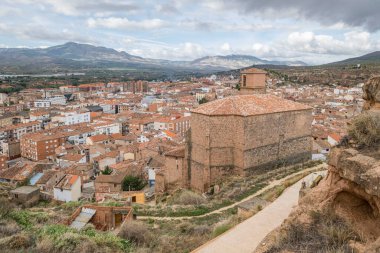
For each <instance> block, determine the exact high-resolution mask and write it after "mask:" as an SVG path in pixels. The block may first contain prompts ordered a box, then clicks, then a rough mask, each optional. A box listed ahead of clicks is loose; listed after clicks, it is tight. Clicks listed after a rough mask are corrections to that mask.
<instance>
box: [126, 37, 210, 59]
mask: <svg viewBox="0 0 380 253" xmlns="http://www.w3.org/2000/svg"><path fill="white" fill-rule="evenodd" d="M127 46H128V45H127ZM124 51H126V52H128V53H130V54H133V55H137V56H141V57H146V58H154V59H170V60H193V59H196V58H199V57H202V56H205V55H206V50H205V49H204V48H203V47H202V46H201V45H199V44H196V43H191V42H185V43H181V44H178V45H168V44H164V43H160V42H154V41H153V42H150V41H144V40H136V41H134V42H133V44H132V45H130V46H129V47H128V48H125V49H124Z"/></svg>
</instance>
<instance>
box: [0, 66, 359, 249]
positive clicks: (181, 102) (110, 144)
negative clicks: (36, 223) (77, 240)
mask: <svg viewBox="0 0 380 253" xmlns="http://www.w3.org/2000/svg"><path fill="white" fill-rule="evenodd" d="M363 85H364V83H356V84H355V85H352V86H350V87H347V86H339V85H332V86H320V85H313V84H308V85H299V84H296V83H289V82H286V80H285V78H284V77H281V76H279V75H274V74H273V73H272V72H270V71H269V72H267V71H264V70H261V69H257V68H248V69H245V70H242V71H241V72H240V73H239V75H238V76H236V75H235V76H234V75H232V74H221V75H218V74H214V75H211V76H208V77H202V78H192V79H191V81H174V82H173V81H172V82H164V81H162V82H154V81H150V82H148V81H129V82H109V83H106V82H98V83H87V84H79V85H62V86H60V87H59V88H43V89H37V88H27V89H24V90H21V91H19V92H16V93H10V94H5V93H2V94H1V101H0V102H1V103H2V104H4V106H3V107H1V112H2V116H1V121H0V122H1V129H0V136H1V148H0V150H1V153H2V155H1V157H0V161H1V165H0V168H1V169H0V183H2V184H3V187H5V185H7V186H8V187H9V188H7V189H9V196H10V198H11V199H12V202H14V203H19V204H20V205H22V206H24V207H27V208H32V207H34V206H39V205H40V204H39V203H41V201H43V203H51V205H53V206H55V205H58V206H59V205H60V204H59V203H75V204H74V207H76V208H77V209H70V210H72V212H71V213H66V218H65V219H63V221H61V223H63V224H65V226H68V227H71V228H75V229H77V230H81V229H83V228H84V227H86V226H87V225H88V223H92V224H93V225H94V226H95V228H96V229H98V230H100V231H102V230H103V231H113V230H115V231H116V232H117V233H121V232H119V231H121V230H123V229H122V228H123V227H125V226H128V225H126V224H128V221H130V220H133V219H136V217H137V218H139V217H140V218H141V217H142V218H144V217H150V216H153V217H154V216H155V215H158V216H161V215H162V212H164V215H168V213H170V211H167V209H165V208H166V207H165V208H164V209H162V210H160V206H162V205H164V206H165V205H166V204H165V203H166V202H167V201H169V200H170V199H171V198H174V196H176V195H178V194H180V195H181V194H182V195H183V196H182V197H183V198H186V196H187V195H189V194H190V195H189V196H190V197H189V196H187V198H189V199H190V200H188V201H190V203H192V201H193V200H192V199H195V200H196V202H199V201H200V202H201V203H204V199H202V197H197V196H196V195H195V196H193V195H194V194H203V196H205V197H206V199H209V201H212V199H213V198H218V197H217V196H218V193H219V192H223V190H224V188H225V187H226V186H225V185H226V184H225V182H228V180H229V178H230V177H231V176H232V175H235V176H242V175H245V177H247V176H248V178H249V177H251V178H252V175H253V178H255V177H257V175H260V173H259V171H262V172H268V171H269V170H272V171H273V168H279V170H278V171H279V173H280V174H279V175H283V176H284V177H285V176H287V175H288V172H287V171H286V170H284V169H281V168H284V167H291V166H293V165H297V164H300V163H302V164H306V166H308V165H307V164H310V162H311V166H313V164H316V165H318V164H320V163H323V162H325V161H326V159H327V155H328V154H329V152H330V150H331V148H333V147H334V146H336V145H337V144H339V143H340V142H341V141H342V139H344V138H346V137H345V136H346V135H347V123H348V122H349V121H350V120H351V119H352V118H354V117H355V116H357V115H359V114H360V113H361V111H362V107H363V104H364V100H363V99H362V96H363V91H362V87H363ZM254 94H258V95H257V96H256V95H254ZM252 95H253V96H252ZM247 124H248V125H249V124H252V125H251V127H249V128H247V129H246V130H244V129H245V128H244V125H247ZM292 125H293V126H297V127H296V128H294V127H289V126H292ZM277 136H278V137H277ZM317 167H318V166H317ZM303 168H304V167H303V166H301V169H303ZM284 171H285V174H281V173H284ZM262 172H261V173H262ZM295 172H297V171H295ZM302 175H303V174H302ZM298 176H299V175H298ZM243 178H244V177H243ZM298 178H299V177H297V179H298ZM253 185H254V186H255V184H253ZM186 189H187V190H186ZM189 190H190V191H189ZM246 191H247V193H248V192H249V191H250V189H247V190H246ZM191 192H194V193H191ZM244 194H246V193H245V192H244V191H243V192H241V193H237V194H236V196H233V197H234V198H235V197H238V196H240V195H241V196H243V195H244ZM171 196H172V197H171ZM199 196H200V195H199ZM199 198H200V199H199ZM223 201H224V202H216V203H217V205H220V206H221V207H222V206H228V205H229V204H232V203H233V202H231V203H230V201H227V202H228V203H227V202H225V201H226V199H224V200H223ZM231 201H232V200H231ZM107 203H108V204H107ZM112 203H114V204H112ZM210 203H213V202H210ZM260 203H261V204H260V206H261V205H265V202H260ZM114 205H116V206H114ZM246 205H247V203H245V202H244V203H243V204H242V206H241V207H239V210H240V211H239V212H240V213H241V212H247V211H248V212H251V211H252V208H253V207H254V208H257V203H256V204H253V207H250V208H248V209H246V207H244V206H246ZM248 205H252V204H248ZM185 207H186V205H185ZM152 208H153V209H152ZM213 208H214V207H213ZM243 210H246V211H243ZM249 210H251V211H249ZM192 211H197V209H195V210H194V209H192ZM166 212H167V213H166ZM165 213H166V214H165ZM204 214H207V212H205V213H204ZM178 215H180V214H178ZM239 216H241V215H239ZM133 217H134V218H133ZM132 229H134V228H132ZM201 241H203V240H201ZM193 246H194V245H193ZM187 247H188V246H187Z"/></svg>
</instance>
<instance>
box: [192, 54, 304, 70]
mask: <svg viewBox="0 0 380 253" xmlns="http://www.w3.org/2000/svg"><path fill="white" fill-rule="evenodd" d="M191 64H192V65H197V66H199V65H200V66H205V67H219V68H224V69H240V68H246V67H248V66H252V65H287V66H306V65H307V64H306V63H304V62H302V61H268V60H263V59H260V58H257V57H254V56H250V55H226V56H206V57H203V58H200V59H197V60H194V61H192V62H191Z"/></svg>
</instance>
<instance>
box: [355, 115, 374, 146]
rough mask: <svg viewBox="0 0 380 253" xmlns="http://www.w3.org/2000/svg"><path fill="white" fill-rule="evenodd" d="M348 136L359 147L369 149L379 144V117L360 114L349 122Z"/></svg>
mask: <svg viewBox="0 0 380 253" xmlns="http://www.w3.org/2000/svg"><path fill="white" fill-rule="evenodd" d="M348 134H349V136H350V137H351V138H352V139H353V140H355V141H356V143H357V144H359V145H360V146H366V147H371V146H373V145H375V144H376V143H379V142H380V116H379V115H374V114H370V113H362V114H360V115H359V116H358V117H356V118H355V119H353V120H352V121H351V125H350V127H349V129H348Z"/></svg>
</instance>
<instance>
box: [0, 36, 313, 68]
mask: <svg viewBox="0 0 380 253" xmlns="http://www.w3.org/2000/svg"><path fill="white" fill-rule="evenodd" d="M0 59H1V61H0V72H17V73H20V72H36V71H37V72H38V71H39V70H40V71H41V70H42V71H53V72H59V71H72V70H83V71H84V70H89V69H121V70H123V69H130V68H141V69H163V70H165V69H171V70H188V71H221V70H230V69H238V68H245V67H248V66H252V65H287V66H306V63H304V62H301V61H268V60H263V59H259V58H257V57H254V56H249V55H227V56H206V57H203V58H200V59H196V60H193V61H170V60H159V59H149V58H143V57H139V56H134V55H131V54H128V53H126V52H123V51H121V52H119V51H116V50H114V49H111V48H106V47H99V46H92V45H88V44H78V43H74V42H68V43H66V44H63V45H58V46H53V47H48V48H34V49H31V48H0Z"/></svg>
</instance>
